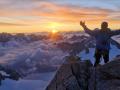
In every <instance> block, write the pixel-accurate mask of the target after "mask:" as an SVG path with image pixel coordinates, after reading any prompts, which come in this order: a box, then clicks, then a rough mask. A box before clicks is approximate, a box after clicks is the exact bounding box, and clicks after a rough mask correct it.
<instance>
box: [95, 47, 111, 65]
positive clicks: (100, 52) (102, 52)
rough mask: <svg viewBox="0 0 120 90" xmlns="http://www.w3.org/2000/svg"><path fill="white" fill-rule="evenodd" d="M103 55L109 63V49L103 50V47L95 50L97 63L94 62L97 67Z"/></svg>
mask: <svg viewBox="0 0 120 90" xmlns="http://www.w3.org/2000/svg"><path fill="white" fill-rule="evenodd" d="M102 56H103V59H104V62H105V63H107V62H108V61H109V50H101V49H96V50H95V64H94V66H95V67H96V66H97V65H98V64H99V63H100V59H101V57H102Z"/></svg>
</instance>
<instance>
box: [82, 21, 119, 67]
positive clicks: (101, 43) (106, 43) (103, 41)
mask: <svg viewBox="0 0 120 90" xmlns="http://www.w3.org/2000/svg"><path fill="white" fill-rule="evenodd" d="M80 25H81V26H82V27H83V28H84V30H85V32H86V33H88V34H89V35H91V36H93V37H95V39H96V49H95V55H94V57H95V59H96V61H95V64H94V66H95V67H96V66H97V65H98V64H99V63H100V58H101V57H102V56H103V58H104V62H105V63H107V62H108V61H109V50H110V40H111V37H112V36H114V35H118V34H120V29H119V30H113V31H111V29H109V28H108V23H107V22H102V24H101V29H100V30H93V31H92V30H90V29H89V28H88V27H87V26H86V25H85V22H82V21H80Z"/></svg>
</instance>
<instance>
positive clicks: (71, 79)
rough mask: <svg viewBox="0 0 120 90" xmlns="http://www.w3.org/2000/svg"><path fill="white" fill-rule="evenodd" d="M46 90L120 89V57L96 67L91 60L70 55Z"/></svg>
mask: <svg viewBox="0 0 120 90" xmlns="http://www.w3.org/2000/svg"><path fill="white" fill-rule="evenodd" d="M46 90H120V58H119V57H118V58H116V59H115V60H113V61H111V62H109V63H107V64H105V65H101V66H98V67H97V68H94V67H93V65H92V63H91V62H90V60H84V61H82V60H80V58H79V57H76V56H69V57H67V58H66V61H65V63H64V64H63V65H62V66H61V67H60V69H59V70H58V71H57V73H56V75H55V77H54V78H53V80H52V81H51V83H50V84H49V85H48V87H47V88H46Z"/></svg>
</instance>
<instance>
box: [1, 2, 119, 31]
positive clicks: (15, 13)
mask: <svg viewBox="0 0 120 90" xmlns="http://www.w3.org/2000/svg"><path fill="white" fill-rule="evenodd" d="M119 8H120V0H0V28H1V32H3V31H6V32H41V31H51V29H53V27H51V25H50V24H54V23H56V24H57V25H58V26H59V27H58V28H57V29H58V30H59V31H69V30H80V26H79V21H80V20H84V21H86V22H87V24H88V26H89V27H90V28H95V27H99V26H100V23H101V22H102V21H108V22H109V23H110V27H111V28H112V29H117V28H119V24H120V9H119Z"/></svg>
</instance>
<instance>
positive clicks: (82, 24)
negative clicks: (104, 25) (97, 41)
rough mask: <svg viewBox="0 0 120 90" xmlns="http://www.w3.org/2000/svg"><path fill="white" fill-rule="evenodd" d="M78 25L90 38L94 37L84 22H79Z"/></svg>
mask: <svg viewBox="0 0 120 90" xmlns="http://www.w3.org/2000/svg"><path fill="white" fill-rule="evenodd" d="M80 25H81V26H82V28H83V29H84V31H85V32H86V33H88V34H90V35H91V36H94V32H93V31H92V30H90V29H89V28H88V27H87V26H86V25H85V22H83V21H80Z"/></svg>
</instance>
